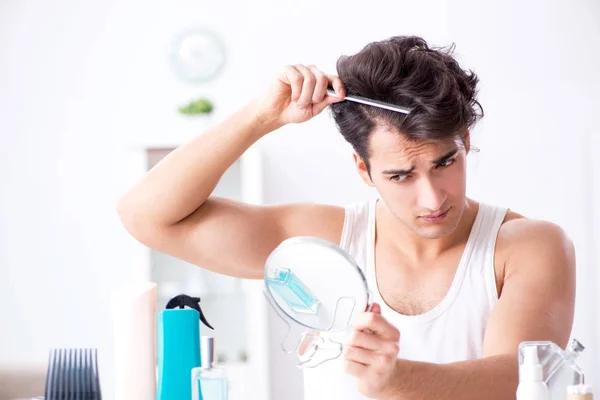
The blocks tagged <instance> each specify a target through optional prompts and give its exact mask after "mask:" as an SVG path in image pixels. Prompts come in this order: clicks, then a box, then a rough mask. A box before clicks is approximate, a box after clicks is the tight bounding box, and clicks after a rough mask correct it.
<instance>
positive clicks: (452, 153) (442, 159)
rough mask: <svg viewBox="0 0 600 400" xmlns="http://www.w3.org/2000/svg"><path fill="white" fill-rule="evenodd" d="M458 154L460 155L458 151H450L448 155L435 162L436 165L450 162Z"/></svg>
mask: <svg viewBox="0 0 600 400" xmlns="http://www.w3.org/2000/svg"><path fill="white" fill-rule="evenodd" d="M456 153H458V149H454V150H452V151H449V152H448V153H446V154H444V155H443V156H441V157H440V158H438V159H436V160H433V163H434V164H441V163H443V162H444V161H448V160H449V159H450V158H452V157H453V156H454V155H455V154H456Z"/></svg>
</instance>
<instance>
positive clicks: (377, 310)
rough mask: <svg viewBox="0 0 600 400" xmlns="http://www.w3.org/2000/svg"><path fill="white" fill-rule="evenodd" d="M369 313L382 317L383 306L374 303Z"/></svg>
mask: <svg viewBox="0 0 600 400" xmlns="http://www.w3.org/2000/svg"><path fill="white" fill-rule="evenodd" d="M369 311H370V312H372V313H375V314H379V315H381V306H380V305H379V304H377V303H373V305H371V309H370V310H369Z"/></svg>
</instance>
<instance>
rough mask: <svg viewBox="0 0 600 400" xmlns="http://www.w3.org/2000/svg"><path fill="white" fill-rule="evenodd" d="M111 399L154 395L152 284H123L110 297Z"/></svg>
mask: <svg viewBox="0 0 600 400" xmlns="http://www.w3.org/2000/svg"><path fill="white" fill-rule="evenodd" d="M111 315H112V324H113V342H114V350H115V360H114V361H115V369H114V370H115V397H114V398H115V400H148V399H155V398H156V283H153V282H146V283H137V284H132V285H127V286H125V287H122V288H119V289H118V290H116V291H115V292H113V294H112V296H111Z"/></svg>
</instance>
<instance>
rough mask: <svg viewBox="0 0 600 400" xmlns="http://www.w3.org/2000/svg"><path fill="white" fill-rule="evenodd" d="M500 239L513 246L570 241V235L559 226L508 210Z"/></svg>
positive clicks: (499, 234)
mask: <svg viewBox="0 0 600 400" xmlns="http://www.w3.org/2000/svg"><path fill="white" fill-rule="evenodd" d="M498 239H501V240H503V241H505V242H507V244H511V245H512V246H519V245H522V244H529V245H531V244H533V243H546V244H553V243H556V242H557V241H563V240H568V235H567V234H566V232H565V231H564V229H562V228H561V227H560V226H559V225H557V224H555V223H553V222H550V221H545V220H539V219H531V218H527V217H525V216H523V215H522V214H519V213H517V212H515V211H512V210H508V211H507V213H506V217H505V218H504V221H503V222H502V225H501V226H500V230H499V232H498Z"/></svg>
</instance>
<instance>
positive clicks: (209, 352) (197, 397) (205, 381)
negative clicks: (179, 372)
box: [192, 336, 228, 400]
mask: <svg viewBox="0 0 600 400" xmlns="http://www.w3.org/2000/svg"><path fill="white" fill-rule="evenodd" d="M200 357H201V364H200V367H198V368H193V369H192V400H227V396H228V394H227V391H228V383H227V375H226V374H225V370H224V369H223V368H219V367H216V366H215V340H214V338H213V337H212V336H202V337H201V344H200Z"/></svg>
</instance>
